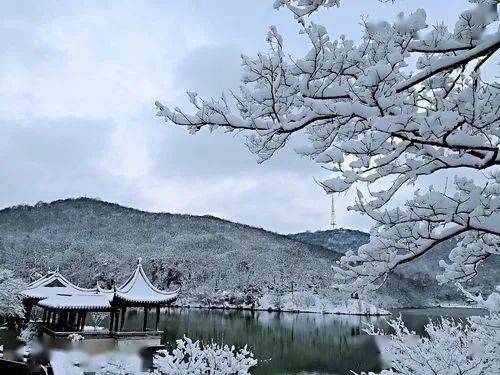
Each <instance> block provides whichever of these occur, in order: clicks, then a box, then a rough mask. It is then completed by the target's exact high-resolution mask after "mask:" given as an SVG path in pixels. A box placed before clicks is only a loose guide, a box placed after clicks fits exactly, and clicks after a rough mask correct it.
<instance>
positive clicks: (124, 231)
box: [0, 198, 493, 306]
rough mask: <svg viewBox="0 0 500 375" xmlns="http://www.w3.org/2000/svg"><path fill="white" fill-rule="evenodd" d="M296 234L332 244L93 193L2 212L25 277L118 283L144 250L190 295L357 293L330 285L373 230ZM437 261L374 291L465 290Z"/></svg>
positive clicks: (149, 265)
mask: <svg viewBox="0 0 500 375" xmlns="http://www.w3.org/2000/svg"><path fill="white" fill-rule="evenodd" d="M331 235H332V236H331ZM295 237H297V238H300V239H301V241H305V242H313V243H314V244H320V245H324V246H327V247H329V249H327V248H326V247H322V246H317V245H311V244H307V243H304V242H299V241H296V240H293V239H292V238H290V237H287V236H282V235H278V234H275V233H272V232H268V231H265V230H263V229H259V228H253V227H250V226H246V225H242V224H237V223H233V222H230V221H227V220H222V219H219V218H215V217H211V216H191V215H178V214H168V213H149V212H143V211H139V210H135V209H131V208H125V207H121V206H119V205H117V204H112V203H107V202H102V201H98V200H93V199H88V198H78V199H68V200H61V201H56V202H52V203H40V204H37V205H35V206H17V207H12V208H7V209H4V210H1V211H0V262H1V264H3V265H4V267H6V268H9V269H12V270H13V271H15V272H16V273H17V274H18V275H19V276H21V277H23V278H24V279H26V280H30V279H33V278H36V277H38V276H39V275H41V274H43V273H45V272H46V271H47V270H49V269H54V268H56V267H59V268H60V269H61V271H62V272H63V273H64V274H65V275H66V276H67V277H68V278H70V279H71V280H72V281H74V282H75V283H77V284H80V285H82V286H93V285H95V283H96V282H97V281H99V282H101V283H102V284H103V285H107V286H110V285H112V283H113V282H121V281H123V280H124V278H126V277H127V276H128V274H129V273H130V272H131V271H132V269H133V267H134V265H135V263H136V261H137V258H138V257H142V258H143V264H144V267H145V269H146V271H147V273H148V274H149V275H150V277H151V279H152V281H153V282H154V283H155V284H157V285H158V286H160V287H162V288H169V287H173V286H174V285H176V284H180V285H181V286H182V297H183V300H184V301H186V300H195V301H198V302H200V303H203V304H211V303H214V304H216V303H219V302H220V301H221V299H226V300H227V299H232V300H234V301H235V302H237V303H246V304H251V303H256V302H257V301H258V299H259V298H261V297H263V296H268V298H267V300H268V301H270V300H272V301H273V302H272V303H274V304H276V305H279V304H280V301H279V298H280V296H283V295H286V294H290V293H292V294H293V293H295V295H297V292H299V293H300V292H307V293H308V295H309V296H310V295H311V294H312V295H316V296H319V297H320V298H321V299H332V300H333V302H334V303H338V302H339V301H340V300H342V299H344V298H348V297H345V296H343V295H339V294H338V293H335V292H333V291H332V290H331V287H330V285H331V282H332V270H331V266H332V265H333V264H334V263H335V261H336V260H338V259H339V257H340V255H341V254H340V253H339V252H337V251H335V250H339V251H340V252H342V253H343V252H345V251H346V250H348V249H351V248H352V249H355V248H357V246H359V245H360V244H362V243H364V242H366V241H367V234H366V233H362V232H356V231H328V232H317V233H309V234H308V236H304V235H300V236H299V235H297V236H295ZM306 237H309V238H311V237H312V238H314V237H317V238H316V240H314V241H309V240H308V239H307V238H306ZM318 238H319V240H318ZM337 247H338V249H337ZM332 250H334V251H332ZM433 261H434V263H435V264H434V263H433V265H432V266H431V265H430V263H429V264H427V263H421V266H420V267H419V266H418V265H417V266H412V268H410V267H407V268H406V270H407V271H408V272H407V273H405V272H403V271H401V272H399V273H398V274H397V275H396V276H394V277H391V278H390V279H389V281H388V283H387V285H386V286H384V288H383V289H381V290H380V291H379V292H377V293H376V294H373V295H371V296H368V297H367V298H368V299H369V300H371V302H373V303H375V304H379V305H384V306H401V305H412V306H422V305H429V304H433V303H436V301H448V300H455V299H458V298H459V296H458V294H457V293H456V292H455V290H454V289H453V288H451V287H447V288H444V289H442V288H438V287H437V283H436V282H435V280H434V278H433V276H432V275H433V274H434V273H435V270H436V269H437V267H438V266H437V262H436V261H435V259H434V260H433ZM484 274H485V275H487V274H493V273H488V272H485V273H484ZM424 286H425V288H423V287H424ZM257 303H258V302H257ZM272 303H271V304H272ZM307 303H312V302H307Z"/></svg>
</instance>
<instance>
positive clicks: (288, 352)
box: [0, 309, 480, 374]
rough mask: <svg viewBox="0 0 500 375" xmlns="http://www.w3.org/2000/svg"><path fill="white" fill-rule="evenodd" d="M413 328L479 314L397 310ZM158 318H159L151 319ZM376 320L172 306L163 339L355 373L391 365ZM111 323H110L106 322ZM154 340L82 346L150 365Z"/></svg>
mask: <svg viewBox="0 0 500 375" xmlns="http://www.w3.org/2000/svg"><path fill="white" fill-rule="evenodd" d="M393 313H394V315H395V316H397V315H399V314H401V315H402V317H403V320H404V321H405V323H406V324H407V325H408V327H409V328H410V329H412V330H414V331H415V332H417V333H418V334H422V333H423V327H424V325H425V324H426V323H427V322H428V320H429V317H430V318H433V319H437V318H438V317H439V316H440V315H445V316H453V317H455V318H466V317H467V316H470V315H472V314H479V313H480V311H478V310H470V309H422V310H395V311H393ZM151 321H153V320H151ZM142 322H143V316H142V312H138V311H130V312H129V313H128V314H127V321H126V324H125V330H135V329H137V328H140V327H142ZM369 323H371V324H374V325H375V326H376V327H380V328H382V329H385V330H386V331H387V328H388V327H387V324H386V323H385V321H384V319H383V318H368V317H361V316H341V315H322V314H292V313H269V312H250V311H231V310H225V311H224V310H198V309H169V310H168V311H166V312H165V313H164V315H163V318H162V320H161V322H160V329H162V330H164V331H165V334H164V336H163V338H162V343H163V344H166V345H167V346H170V345H172V344H174V342H175V340H176V339H178V338H181V337H182V336H183V335H186V336H188V337H191V338H193V339H200V340H203V341H215V342H217V343H219V344H229V345H236V346H244V345H246V344H248V346H249V347H250V349H251V350H252V351H253V352H254V353H255V355H256V357H257V358H258V359H259V360H261V361H262V362H261V363H260V364H259V366H258V367H257V368H255V370H253V371H252V373H254V374H351V372H350V370H354V371H356V372H360V371H379V370H381V368H382V367H386V366H385V364H384V362H383V360H382V357H381V355H380V353H379V349H378V348H379V345H377V343H378V344H380V343H382V341H383V339H382V338H375V337H371V336H368V335H366V334H365V333H364V332H363V328H364V327H365V326H366V324H369ZM102 324H103V325H104V326H106V324H107V323H106V322H105V321H104V322H103V323H102ZM42 343H43V345H44V346H45V347H47V348H65V349H68V348H70V347H71V345H70V344H69V343H68V341H67V340H65V339H57V340H55V339H51V338H47V337H44V339H43V341H42ZM2 344H4V345H5V346H6V348H9V347H14V346H16V345H17V346H18V345H19V344H18V343H16V340H15V335H14V334H13V333H12V332H8V331H0V345H2ZM151 345H155V344H154V343H151V342H148V343H146V342H143V343H140V342H139V341H136V340H133V342H130V341H119V342H117V341H115V340H110V339H109V340H107V339H104V340H103V339H100V340H85V341H84V342H82V343H81V344H79V350H83V351H84V352H86V353H88V354H90V355H96V354H99V353H103V352H108V351H114V352H121V353H130V354H132V353H136V354H137V353H140V355H141V357H142V360H143V367H144V368H145V369H146V368H150V367H151V365H152V355H153V353H154V349H153V348H150V349H147V348H146V347H147V346H151Z"/></svg>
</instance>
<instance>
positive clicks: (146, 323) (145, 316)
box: [142, 306, 148, 332]
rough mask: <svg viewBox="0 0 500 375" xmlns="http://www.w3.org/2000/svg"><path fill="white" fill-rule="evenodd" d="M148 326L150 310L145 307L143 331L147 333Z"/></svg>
mask: <svg viewBox="0 0 500 375" xmlns="http://www.w3.org/2000/svg"><path fill="white" fill-rule="evenodd" d="M147 326H148V308H147V306H144V322H143V324H142V330H143V331H144V332H146V328H147Z"/></svg>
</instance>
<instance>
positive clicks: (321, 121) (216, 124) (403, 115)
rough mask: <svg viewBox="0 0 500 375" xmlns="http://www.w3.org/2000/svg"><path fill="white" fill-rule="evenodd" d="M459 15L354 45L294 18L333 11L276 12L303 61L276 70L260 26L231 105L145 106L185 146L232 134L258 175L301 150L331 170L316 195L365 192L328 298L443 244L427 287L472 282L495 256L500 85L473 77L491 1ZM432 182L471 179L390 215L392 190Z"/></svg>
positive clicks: (489, 25) (384, 30) (369, 27)
mask: <svg viewBox="0 0 500 375" xmlns="http://www.w3.org/2000/svg"><path fill="white" fill-rule="evenodd" d="M470 2H471V4H472V5H471V7H470V8H469V9H465V10H464V11H463V12H462V13H461V14H460V16H459V17H458V20H457V21H456V24H455V26H454V28H453V30H449V29H448V27H446V26H445V25H436V26H434V27H429V25H428V24H427V14H426V12H425V11H424V10H423V9H417V10H416V11H414V12H413V13H411V14H408V15H404V14H403V13H401V14H399V15H398V17H397V18H396V20H394V22H392V23H389V22H382V23H371V22H365V24H364V35H363V38H362V40H361V42H359V43H356V42H355V41H353V40H350V39H348V38H347V37H346V36H341V37H340V38H338V39H332V38H331V37H330V35H329V34H328V31H327V30H326V28H325V27H324V26H321V25H318V24H316V23H314V22H312V21H310V20H309V19H306V17H305V16H309V15H311V14H312V13H314V12H315V11H316V10H318V9H320V8H331V7H335V6H339V5H340V1H339V0H295V1H294V0H278V1H276V2H275V7H277V8H280V7H283V6H284V7H286V8H288V9H290V10H291V11H292V12H293V13H294V15H295V16H296V17H297V19H298V21H299V26H300V28H301V33H302V34H303V35H304V37H305V39H306V42H307V43H308V44H309V45H310V49H309V51H308V52H307V53H306V54H305V55H304V56H301V57H288V56H287V54H286V53H285V43H284V38H283V37H282V36H281V35H280V34H279V32H278V30H277V29H276V27H274V26H273V27H270V29H269V32H268V35H267V42H268V45H269V51H268V53H266V54H263V53H259V54H257V56H255V57H249V56H242V66H243V78H242V82H241V86H240V88H239V90H238V92H231V93H230V96H229V97H226V96H222V97H221V98H219V99H202V98H199V97H198V95H196V94H195V93H189V98H190V101H191V103H192V105H193V107H194V110H193V112H192V113H191V114H189V113H187V112H185V111H183V110H181V109H178V108H175V109H173V110H172V109H170V108H168V107H166V106H164V105H162V104H161V103H159V102H157V103H156V106H157V108H158V115H159V116H162V117H164V118H165V120H166V121H169V122H171V123H173V124H176V125H180V126H185V127H187V128H188V129H189V130H190V131H191V132H192V133H195V132H196V131H198V130H199V129H201V128H203V127H207V128H209V129H210V130H215V129H222V130H225V131H238V130H240V131H243V132H244V133H245V134H246V135H247V142H246V143H247V146H248V147H249V149H250V151H251V152H253V153H255V154H256V155H257V157H258V161H259V162H262V161H265V160H267V159H269V158H271V157H272V156H273V155H274V154H275V153H276V152H277V151H279V150H280V149H281V148H283V147H285V146H286V144H287V142H288V140H289V139H290V137H292V136H295V135H296V136H298V137H302V139H303V140H304V145H303V146H302V147H300V148H298V149H297V152H298V153H300V154H302V155H307V156H309V157H310V158H311V159H313V160H314V161H315V162H316V163H318V164H320V165H321V166H323V167H325V168H326V169H328V170H330V171H332V176H331V178H329V179H327V180H325V181H322V182H321V184H322V186H323V187H324V189H325V190H326V191H327V192H328V193H336V192H343V191H347V190H349V189H352V188H356V186H358V185H359V184H362V185H365V186H367V187H368V191H369V194H368V195H367V196H363V195H362V194H361V193H359V194H358V200H357V202H356V203H355V204H354V205H353V206H352V207H351V209H352V210H355V211H359V212H361V213H363V214H366V215H369V216H370V217H371V218H373V219H374V220H375V223H376V224H375V227H374V228H373V230H372V233H371V234H372V236H371V237H372V239H371V241H370V243H369V244H368V245H366V246H363V247H362V248H360V249H359V252H358V253H357V254H355V253H348V254H346V256H345V257H344V258H343V259H342V261H341V265H340V267H339V268H337V269H336V276H335V277H336V279H337V282H338V284H339V286H342V287H345V288H350V289H361V288H370V285H373V284H375V286H377V285H380V283H381V282H383V280H385V278H386V276H387V274H388V273H389V272H391V271H392V270H394V269H395V268H396V267H398V266H399V265H401V264H404V263H407V262H411V261H413V260H414V259H417V258H418V257H420V256H423V255H425V254H426V253H427V252H429V251H434V250H435V249H436V245H438V244H439V243H441V242H444V241H447V240H448V239H452V238H453V239H456V240H457V246H456V248H455V249H454V250H453V251H452V253H451V254H449V261H448V263H447V262H446V261H445V260H443V262H442V265H443V267H445V272H444V275H443V278H442V279H440V281H441V282H444V281H448V280H455V279H456V280H463V279H467V278H470V277H473V276H474V275H475V274H476V272H477V269H478V266H479V265H480V263H481V262H483V261H485V260H487V259H488V258H489V257H490V256H492V255H495V256H496V255H498V247H499V243H498V242H499V237H500V213H499V211H500V204H499V199H500V198H499V190H500V187H499V186H500V172H499V166H500V152H499V151H500V106H499V103H500V83H499V82H495V81H491V82H489V81H486V80H485V78H484V77H483V76H482V74H481V71H482V69H483V67H484V66H485V65H484V64H487V63H488V62H491V61H492V57H493V56H494V55H495V54H497V53H498V49H499V47H500V31H498V10H497V1H493V0H472V1H470ZM345 6H347V5H345ZM414 61H416V64H415V63H413V62H414ZM410 67H411V68H412V69H415V68H416V69H417V72H416V73H415V74H411V73H410V70H411V69H410ZM445 171H448V172H452V173H453V174H455V175H458V176H463V175H464V171H467V172H466V173H467V176H471V175H474V176H475V177H474V180H473V181H471V180H466V179H464V178H462V177H458V178H457V179H456V181H455V184H454V186H453V187H452V189H451V190H450V191H449V192H447V191H436V190H435V189H429V190H428V191H427V192H423V191H420V192H416V194H415V196H414V198H413V199H411V200H409V201H408V202H407V203H406V205H403V206H400V207H398V208H396V209H393V208H390V207H391V202H393V200H394V197H395V196H396V195H397V194H398V193H399V192H400V191H402V190H403V189H406V190H407V189H408V188H410V189H412V186H414V184H415V183H416V182H419V181H420V180H421V179H422V177H424V176H434V175H435V176H438V175H439V174H440V173H442V172H445ZM444 255H448V254H444ZM443 258H444V257H443ZM450 262H451V263H450ZM353 280H356V281H353Z"/></svg>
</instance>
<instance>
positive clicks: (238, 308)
mask: <svg viewBox="0 0 500 375" xmlns="http://www.w3.org/2000/svg"><path fill="white" fill-rule="evenodd" d="M168 308H175V309H186V310H190V309H196V310H226V311H250V312H252V311H259V312H274V313H289V314H320V315H346V316H390V315H392V313H391V312H389V311H387V310H385V309H378V311H379V312H378V313H363V312H356V311H351V312H347V311H345V312H344V311H328V310H325V311H318V310H303V309H276V308H264V307H248V306H245V307H243V306H203V305H172V306H169V307H168Z"/></svg>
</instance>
